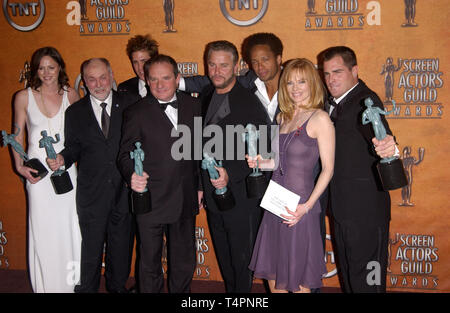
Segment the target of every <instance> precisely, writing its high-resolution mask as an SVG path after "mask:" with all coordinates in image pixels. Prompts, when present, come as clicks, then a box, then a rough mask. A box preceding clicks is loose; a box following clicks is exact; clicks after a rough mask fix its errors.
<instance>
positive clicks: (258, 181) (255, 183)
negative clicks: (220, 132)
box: [242, 124, 267, 198]
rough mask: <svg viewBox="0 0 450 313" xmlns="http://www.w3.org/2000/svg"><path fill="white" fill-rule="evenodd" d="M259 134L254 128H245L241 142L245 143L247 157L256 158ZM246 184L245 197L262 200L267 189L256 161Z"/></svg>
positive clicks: (251, 126) (249, 126) (248, 126)
mask: <svg viewBox="0 0 450 313" xmlns="http://www.w3.org/2000/svg"><path fill="white" fill-rule="evenodd" d="M258 137H259V132H258V131H257V130H256V126H255V125H253V124H248V125H247V126H246V127H245V132H244V133H242V140H243V141H244V142H247V151H248V155H249V156H250V157H252V158H256V156H257V155H258V153H257V142H258ZM246 183H247V196H248V197H249V198H262V197H263V196H264V192H265V191H266V188H267V181H266V177H265V176H264V175H263V174H262V173H261V172H260V171H259V168H258V161H256V167H255V168H254V169H253V173H251V174H250V175H248V177H247V179H246Z"/></svg>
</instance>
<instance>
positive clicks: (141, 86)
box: [138, 78, 147, 97]
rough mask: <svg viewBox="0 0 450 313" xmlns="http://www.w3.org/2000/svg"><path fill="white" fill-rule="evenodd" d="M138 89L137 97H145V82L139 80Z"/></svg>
mask: <svg viewBox="0 0 450 313" xmlns="http://www.w3.org/2000/svg"><path fill="white" fill-rule="evenodd" d="M138 87H139V95H141V97H145V96H146V95H147V88H145V81H143V80H142V79H140V78H139V83H138Z"/></svg>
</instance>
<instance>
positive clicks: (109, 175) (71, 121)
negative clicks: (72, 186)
mask: <svg viewBox="0 0 450 313" xmlns="http://www.w3.org/2000/svg"><path fill="white" fill-rule="evenodd" d="M111 92H112V93H113V96H112V107H111V118H110V127H109V134H108V138H105V136H104V135H103V132H102V130H101V128H100V125H99V123H98V122H97V120H96V118H95V115H94V111H93V110H92V106H91V100H90V96H89V95H87V96H85V97H84V98H82V99H80V100H79V101H77V102H75V103H74V104H72V105H71V106H69V108H68V109H67V111H66V117H65V138H66V139H65V148H64V150H63V151H61V155H62V156H63V157H64V161H65V165H66V168H68V167H70V166H71V165H72V164H73V163H75V162H77V165H78V166H77V168H78V178H77V192H76V200H77V210H78V214H79V215H80V218H83V217H87V218H89V217H97V216H102V217H104V216H107V215H108V214H109V212H110V210H111V208H112V207H113V206H116V208H117V210H118V211H120V212H124V213H125V212H128V210H129V209H128V200H127V190H126V188H125V184H124V181H123V179H122V176H121V175H120V172H119V170H118V168H117V165H116V159H117V154H118V151H119V142H120V136H121V126H122V113H123V110H124V108H125V107H126V105H125V104H124V102H123V101H122V100H121V99H120V97H119V95H118V94H117V93H116V92H115V91H111Z"/></svg>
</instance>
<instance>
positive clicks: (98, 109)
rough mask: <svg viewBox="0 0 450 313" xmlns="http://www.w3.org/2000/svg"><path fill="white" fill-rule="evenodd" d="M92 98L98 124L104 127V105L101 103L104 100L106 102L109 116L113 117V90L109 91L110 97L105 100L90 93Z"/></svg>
mask: <svg viewBox="0 0 450 313" xmlns="http://www.w3.org/2000/svg"><path fill="white" fill-rule="evenodd" d="M90 98H91V106H92V110H93V111H94V114H95V118H96V119H97V122H98V125H99V126H100V129H101V128H102V107H101V106H100V104H101V103H102V102H105V103H106V104H107V105H106V113H108V115H109V117H111V106H112V91H111V92H110V93H109V95H108V98H106V99H105V100H104V101H100V100H98V99H97V98H95V97H94V96H92V95H90Z"/></svg>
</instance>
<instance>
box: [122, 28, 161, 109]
mask: <svg viewBox="0 0 450 313" xmlns="http://www.w3.org/2000/svg"><path fill="white" fill-rule="evenodd" d="M127 55H128V58H129V59H130V62H131V65H132V66H133V71H134V73H135V74H136V77H133V78H130V79H128V80H126V81H124V82H122V83H120V84H119V86H118V87H117V91H118V92H119V93H121V94H123V96H124V98H125V101H127V102H128V103H129V104H133V103H135V102H137V101H139V100H141V99H142V98H144V97H145V96H147V95H148V93H149V92H148V86H147V84H146V82H145V73H144V63H145V62H146V61H148V60H150V59H151V58H153V57H154V56H156V55H158V43H157V42H156V40H154V39H152V37H151V36H150V35H148V34H147V35H136V36H134V37H133V38H130V39H129V40H128V43H127Z"/></svg>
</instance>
